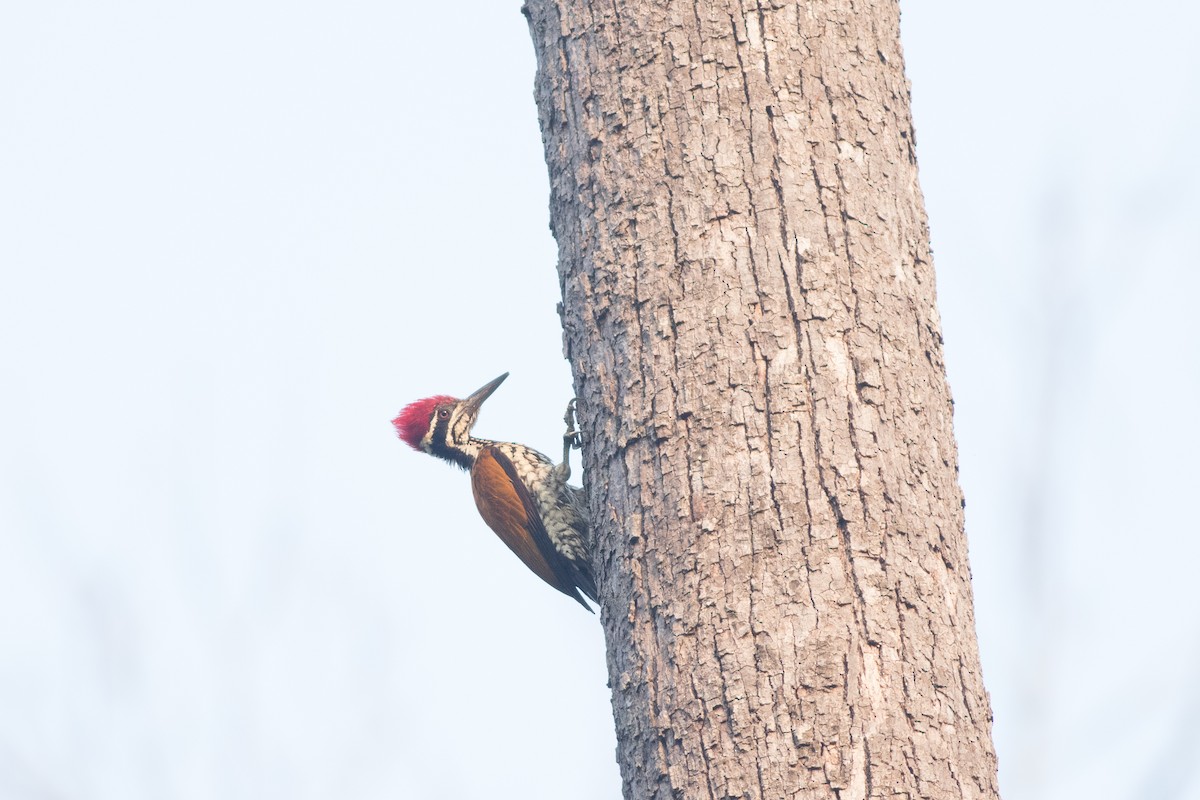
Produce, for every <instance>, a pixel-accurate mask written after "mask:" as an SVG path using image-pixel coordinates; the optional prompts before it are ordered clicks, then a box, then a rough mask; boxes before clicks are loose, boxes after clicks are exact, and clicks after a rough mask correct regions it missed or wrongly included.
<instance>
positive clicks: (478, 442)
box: [429, 436, 495, 470]
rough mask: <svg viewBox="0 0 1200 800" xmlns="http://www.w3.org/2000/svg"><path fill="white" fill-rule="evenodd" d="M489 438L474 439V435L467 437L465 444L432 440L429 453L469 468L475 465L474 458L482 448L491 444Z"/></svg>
mask: <svg viewBox="0 0 1200 800" xmlns="http://www.w3.org/2000/svg"><path fill="white" fill-rule="evenodd" d="M493 444H495V442H493V441H492V440H490V439H476V438H475V437H474V436H472V437H471V438H469V439H467V442H466V444H461V445H459V444H451V443H449V442H445V441H442V442H434V443H433V447H432V448H431V449H430V451H429V452H430V454H431V455H435V456H437V457H438V458H442V459H445V460H446V461H449V462H450V463H451V464H454V465H455V466H459V467H462V468H463V469H466V470H469V469H471V467H473V466H474V465H475V459H476V458H478V457H479V453H480V452H481V451H482V450H483V448H485V447H487V446H489V445H493Z"/></svg>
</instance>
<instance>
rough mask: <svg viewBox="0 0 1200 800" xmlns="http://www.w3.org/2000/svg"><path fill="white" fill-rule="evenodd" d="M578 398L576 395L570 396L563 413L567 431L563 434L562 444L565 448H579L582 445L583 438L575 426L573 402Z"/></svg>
mask: <svg viewBox="0 0 1200 800" xmlns="http://www.w3.org/2000/svg"><path fill="white" fill-rule="evenodd" d="M578 399H579V398H577V397H572V398H571V402H569V403H567V413H566V414H565V415H563V422H565V423H567V432H566V433H564V434H563V446H564V447H565V448H567V449H571V448H574V449H576V450H579V449H580V448H582V447H583V439H581V438H580V435H579V429H578V428H577V427H576V426H575V403H576V402H577V401H578Z"/></svg>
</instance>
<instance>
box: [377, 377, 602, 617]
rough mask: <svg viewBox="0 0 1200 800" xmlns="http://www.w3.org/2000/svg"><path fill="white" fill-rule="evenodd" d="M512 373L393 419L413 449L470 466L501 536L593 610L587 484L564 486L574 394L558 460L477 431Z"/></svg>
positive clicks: (478, 498)
mask: <svg viewBox="0 0 1200 800" xmlns="http://www.w3.org/2000/svg"><path fill="white" fill-rule="evenodd" d="M507 377H508V373H507V372H506V373H504V374H503V375H501V376H500V377H499V378H496V379H495V380H493V381H491V382H490V383H487V384H485V385H484V386H482V387H480V388H479V390H477V391H476V392H474V393H473V394H471V395H470V396H469V397H467V398H466V399H465V400H458V399H456V398H454V397H448V396H446V395H437V396H435V397H427V398H425V399H424V400H418V401H417V402H415V403H410V404H409V405H407V406H405V408H404V410H403V411H401V412H400V414H399V416H397V417H396V418H395V419H394V420H392V425H394V426H395V427H396V433H397V434H398V435H399V436H400V438H401V439H402V440H403V441H404V442H405V443H407V444H408V445H409V446H410V447H412V448H413V449H414V450H420V451H422V452H425V453H429V454H430V455H431V456H437V457H438V458H441V459H444V460H446V461H449V462H450V463H451V464H454V465H456V466H459V467H462V468H463V469H465V470H468V471H470V473H471V489H472V491H473V493H474V495H475V505H476V506H477V507H478V508H479V514H480V516H482V517H483V521H484V522H486V523H487V525H488V527H489V528H491V529H492V530H493V531H495V533H496V535H497V536H499V537H500V541H502V542H504V543H505V544H506V545H508V547H509V549H510V550H512V551H513V552H514V553H516V554H517V558H519V559H521V561H523V562H524V563H525V566H527V567H529V568H530V569H531V570H533V572H534V573H535V574H536V575H537V576H538V577H539V578H541V579H542V580H544V581H545V582H546V583H548V584H550V585H551V586H553V587H554V588H555V589H558V590H559V591H560V592H562V593H563V594H565V595H568V596H569V597H573V598H575V599H576V600H578V601H579V603H580V604H581V605H582V606H583V607H584V608H586V609H587V610H588V611H591V610H592V609H591V608H590V607H589V606H588V604H587V603H586V602H584V598H585V597H586V598H587V599H589V600H591V601H592V602H597V601H596V579H595V578H594V577H593V574H592V562H591V552H590V541H589V538H588V520H587V508H586V501H585V500H584V497H583V490H582V489H578V488H576V487H574V486H568V485H567V479H568V478H570V477H571V465H570V455H571V448H572V447H579V434H578V433H577V432H576V431H575V428H574V424H573V422H574V411H575V401H574V400H572V401H571V402H570V403H569V404H568V405H567V414H566V417H564V420H565V421H566V423H567V432H566V433H565V434H564V435H563V463H562V464H559V465H558V466H557V467H556V466H554V462H552V461H551V460H550V459H549V458H547V457H546V456H544V455H542V454H541V453H539V452H538V451H537V450H534V449H533V448H530V447H526V446H525V445H523V444H516V443H515V442H493V441H490V440H488V439H477V438H475V437H474V436H472V435H471V428H472V427H474V425H475V420H476V418H477V417H478V416H479V408H480V406H481V405H483V401H484V400H487V399H488V397H490V396H491V394H492V392H494V391H496V388H497V387H498V386H499V385H500V384H501V383H503V382H504V379H505V378H507Z"/></svg>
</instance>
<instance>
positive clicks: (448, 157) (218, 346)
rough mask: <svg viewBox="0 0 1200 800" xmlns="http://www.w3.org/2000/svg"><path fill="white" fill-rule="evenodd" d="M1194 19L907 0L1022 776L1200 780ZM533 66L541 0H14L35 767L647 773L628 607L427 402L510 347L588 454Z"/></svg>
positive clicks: (943, 291) (489, 368) (1002, 735)
mask: <svg viewBox="0 0 1200 800" xmlns="http://www.w3.org/2000/svg"><path fill="white" fill-rule="evenodd" d="M1198 26H1200V7H1197V6H1195V5H1187V4H1184V3H1179V2H1173V3H1172V2H1162V1H1161V0H1148V2H1145V3H1141V4H1139V5H1138V6H1137V9H1136V11H1133V10H1131V7H1130V6H1128V5H1127V4H1123V3H1122V4H1118V3H1115V2H1103V1H1099V2H1098V1H1097V0H1091V1H1090V2H1083V1H1082V0H1062V2H1049V3H1046V2H1038V3H1033V2H1029V0H1016V2H1013V3H1008V4H1006V5H1004V6H995V5H989V6H982V5H972V4H963V3H954V2H949V0H911V2H906V3H905V4H904V36H905V41H904V44H905V50H906V57H907V63H908V71H909V76H910V78H911V80H912V84H913V99H914V111H915V117H916V128H917V137H918V155H919V158H920V164H921V178H922V185H923V189H924V192H925V197H926V201H927V204H928V210H929V216H930V219H931V225H932V233H933V243H934V250H935V261H936V265H937V271H938V278H939V292H940V307H941V312H942V315H943V319H944V326H945V331H944V332H945V339H946V351H947V357H948V363H949V372H950V380H951V383H952V387H953V390H954V394H955V399H956V401H957V432H958V439H959V445H960V456H961V462H962V481H963V484H964V487H965V491H966V496H967V500H968V506H967V524H968V533H969V537H970V544H971V554H972V565H973V570H974V576H975V590H976V614H977V617H978V626H979V638H980V645H981V648H982V653H983V664H984V671H985V679H986V682H987V685H988V687H989V689H990V692H991V697H992V702H993V706H994V712H995V718H996V722H995V740H996V745H997V748H998V751H999V756H1000V764H1001V774H1000V778H1001V788H1002V790H1003V792H1004V794H1005V797H1006V798H1008V800H1014V798H1021V799H1024V798H1073V797H1080V798H1083V797H1087V798H1094V797H1111V798H1156V799H1168V798H1192V799H1195V798H1200V722H1198V720H1200V680H1197V677H1198V676H1200V613H1198V611H1200V601H1197V599H1196V592H1195V589H1194V587H1193V585H1192V584H1193V583H1194V582H1195V578H1194V570H1195V564H1196V563H1197V559H1198V558H1200V544H1198V541H1197V540H1198V537H1197V534H1198V533H1200V530H1198V528H1200V526H1198V525H1197V522H1196V513H1195V507H1196V498H1197V495H1198V494H1200V491H1198V490H1200V471H1198V470H1197V467H1196V463H1195V458H1196V453H1197V452H1200V436H1198V434H1197V431H1196V425H1195V424H1194V419H1193V418H1194V417H1195V412H1196V408H1197V400H1196V398H1197V395H1198V393H1200V359H1198V358H1197V347H1198V345H1200V329H1198V324H1197V313H1196V311H1195V310H1194V308H1193V306H1194V303H1195V300H1194V298H1196V296H1197V295H1198V294H1200V278H1198V277H1197V275H1198V274H1200V273H1198V269H1197V268H1198V267H1200V257H1198V256H1197V250H1196V244H1195V241H1196V238H1197V234H1198V232H1200V190H1198V188H1197V187H1198V186H1200V159H1198V157H1197V147H1196V142H1197V133H1196V128H1197V123H1198V122H1200V51H1198V49H1197V48H1196V47H1195V45H1194V41H1193V39H1194V32H1195V30H1197V28H1198ZM533 71H534V59H533V52H532V47H531V45H530V42H529V37H528V33H527V30H526V27H525V22H524V20H523V19H522V17H521V16H520V14H519V13H518V4H517V3H516V2H511V3H495V2H483V1H482V0H464V2H460V3H456V4H453V5H451V6H440V5H439V4H434V3H425V4H408V3H382V2H375V1H373V0H353V1H352V2H349V3H341V4H333V3H313V2H299V3H282V2H272V0H250V2H239V3H232V2H227V1H223V0H217V1H216V2H211V3H206V4H183V3H161V2H137V1H136V0H126V1H125V2H121V3H116V4H96V3H82V2H59V1H58V0H42V1H41V2H38V3H9V4H7V5H6V6H5V7H4V9H3V10H0V109H2V110H0V120H2V122H0V270H2V278H3V281H2V284H0V375H2V381H0V386H2V388H0V799H2V800H10V799H12V800H25V799H26V798H29V799H30V800H32V799H34V798H37V799H38V800H101V799H102V798H113V799H114V800H115V799H118V798H119V799H120V800H139V799H141V798H146V799H147V800H149V799H157V798H216V797H219V798H235V799H236V798H329V797H339V798H343V797H344V798H385V797H386V798H396V797H414V798H417V797H419V798H484V797H486V798H517V797H520V798H546V799H547V800H550V799H552V798H553V799H556V800H557V799H560V798H583V799H584V800H592V799H593V798H594V799H595V800H600V799H601V798H615V797H618V796H619V778H618V774H617V768H616V765H615V762H614V755H613V753H614V747H615V742H614V739H613V733H612V719H611V713H610V709H609V706H608V691H607V689H606V688H605V680H606V676H605V671H604V655H603V642H602V640H601V632H600V628H599V626H598V625H597V624H596V623H595V620H594V619H592V618H589V617H588V616H587V615H586V614H584V613H583V612H582V611H581V610H580V609H579V608H578V607H577V606H576V605H575V604H574V603H572V602H571V601H569V600H568V599H566V598H564V597H561V596H558V595H556V594H555V593H553V592H552V591H550V590H549V589H547V587H545V586H543V585H542V584H541V583H540V582H538V581H536V580H534V579H532V578H531V576H530V575H529V574H528V573H527V572H526V571H525V568H524V567H522V566H521V565H520V564H519V563H518V562H517V560H516V559H514V558H513V557H512V556H511V555H510V554H509V553H508V552H507V551H506V550H505V549H504V548H503V547H502V546H501V545H500V544H499V543H498V542H497V541H496V540H495V538H494V536H493V535H492V534H491V533H490V532H489V531H488V530H487V529H486V528H485V527H484V526H483V524H482V522H481V521H480V520H479V518H478V516H477V514H476V512H475V510H474V508H473V504H472V502H471V497H470V489H469V485H468V481H467V479H466V477H465V476H464V475H462V474H460V473H458V472H457V471H456V470H453V469H450V468H447V467H445V466H443V465H441V464H438V463H435V462H434V461H432V460H430V459H428V458H426V457H424V456H419V455H417V454H414V453H412V452H410V451H408V450H407V449H406V448H404V447H403V446H402V445H401V444H400V443H399V442H397V441H396V439H395V438H394V436H393V433H392V431H391V428H390V425H389V419H390V418H391V417H392V416H393V415H394V414H395V413H396V411H397V410H398V409H399V408H400V407H401V406H402V405H404V404H406V403H407V402H409V401H411V400H414V399H417V398H419V397H423V396H426V395H429V394H436V393H449V394H459V395H461V394H462V393H465V392H469V391H471V390H473V389H475V388H476V387H478V386H479V385H480V384H482V383H483V382H485V381H487V380H489V379H490V378H492V377H494V376H496V375H497V374H499V373H501V372H504V371H506V370H507V371H511V372H512V377H511V378H509V380H508V382H507V383H505V385H504V387H503V388H502V389H501V390H500V391H499V392H498V393H497V394H496V395H495V396H494V397H493V398H492V399H491V400H490V401H489V403H488V407H487V413H485V414H484V416H483V419H482V421H481V423H480V426H479V432H480V433H481V435H485V436H487V435H491V436H495V437H500V438H514V439H519V440H522V441H524V442H526V443H528V444H530V445H533V446H535V447H538V448H540V449H543V450H545V451H547V452H555V451H556V449H557V447H558V446H559V438H558V437H559V436H560V433H561V432H560V420H561V417H562V410H563V405H564V403H565V402H566V400H567V399H568V397H569V396H570V393H571V384H570V371H569V369H568V367H567V364H566V362H564V361H563V360H562V353H561V332H560V329H559V324H558V317H557V315H556V313H555V303H556V301H557V300H558V287H557V280H556V277H555V270H554V260H555V254H556V251H555V247H554V243H553V241H552V239H551V237H550V234H549V231H548V227H547V222H548V212H547V195H548V189H547V180H546V169H545V165H544V162H543V160H542V151H541V142H540V134H539V131H538V128H537V117H536V111H535V108H534V104H533V99H532V80H533ZM1188 409H1192V410H1191V411H1189V410H1188Z"/></svg>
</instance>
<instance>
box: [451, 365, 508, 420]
mask: <svg viewBox="0 0 1200 800" xmlns="http://www.w3.org/2000/svg"><path fill="white" fill-rule="evenodd" d="M507 377H508V373H507V372H506V373H504V374H503V375H501V376H500V377H499V378H496V379H495V380H493V381H488V382H487V383H485V384H484V385H483V386H481V387H479V388H478V389H476V390H475V391H474V392H472V393H471V396H470V397H468V398H467V399H466V400H463V401H462V406H463V408H464V409H466V411H467V413H469V414H470V415H471V416H474V415H475V414H477V413H479V407H480V406H481V405H483V401H484V400H487V399H488V398H489V397H491V396H492V392H494V391H496V389H497V387H499V386H500V384H502V383H504V379H505V378H507Z"/></svg>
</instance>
